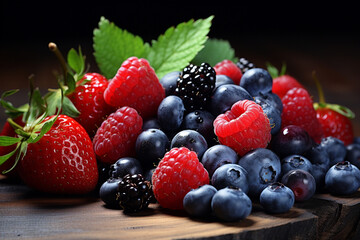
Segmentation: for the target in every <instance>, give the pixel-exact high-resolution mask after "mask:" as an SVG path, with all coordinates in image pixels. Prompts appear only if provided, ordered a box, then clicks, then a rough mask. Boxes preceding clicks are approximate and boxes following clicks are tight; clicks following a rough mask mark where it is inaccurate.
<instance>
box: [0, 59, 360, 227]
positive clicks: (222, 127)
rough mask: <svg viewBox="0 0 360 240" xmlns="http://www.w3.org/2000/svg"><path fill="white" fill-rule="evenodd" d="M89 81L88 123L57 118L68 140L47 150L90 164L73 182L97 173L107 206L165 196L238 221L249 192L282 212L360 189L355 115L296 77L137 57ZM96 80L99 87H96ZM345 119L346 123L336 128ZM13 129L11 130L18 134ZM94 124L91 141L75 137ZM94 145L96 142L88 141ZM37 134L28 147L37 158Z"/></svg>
mask: <svg viewBox="0 0 360 240" xmlns="http://www.w3.org/2000/svg"><path fill="white" fill-rule="evenodd" d="M85 79H87V81H86V82H84V83H83V84H82V85H81V84H79V87H80V86H81V87H82V89H87V90H86V91H85V92H89V95H88V96H84V95H83V94H85V93H83V92H82V91H83V90H81V89H80V90H79V92H77V91H75V93H76V94H77V95H76V94H75V95H74V93H72V94H73V95H69V99H70V100H73V101H74V104H79V105H82V104H81V103H80V102H79V101H80V100H81V99H89V98H90V97H91V96H94V98H96V101H92V103H93V104H91V106H90V109H86V111H85V110H83V111H84V113H83V114H82V115H80V116H79V117H78V120H79V122H84V123H83V125H84V128H81V127H78V123H76V122H73V121H70V120H67V119H66V117H64V116H62V115H61V117H60V118H59V122H61V123H63V125H61V127H59V129H54V130H53V131H51V132H50V133H49V134H52V136H51V138H50V137H49V139H55V140H56V141H55V140H54V141H55V142H57V143H59V141H60V140H58V139H59V138H61V139H62V141H63V142H64V143H63V144H57V145H59V146H60V145H64V146H65V147H64V148H62V149H57V148H55V147H53V148H51V147H48V148H49V149H50V150H53V149H54V151H55V154H54V153H53V154H52V155H54V156H53V158H54V159H56V157H60V158H61V157H64V156H62V155H61V154H59V155H58V156H57V154H56V151H58V152H59V153H60V152H62V153H65V152H66V154H67V155H66V157H67V158H62V159H68V160H69V164H70V165H72V166H73V167H74V168H76V169H77V170H78V171H82V169H83V168H86V169H87V170H88V171H90V170H91V176H93V177H92V178H91V179H90V177H89V176H90V174H89V176H88V178H89V179H86V178H84V179H81V180H83V181H84V186H82V189H80V190H79V189H77V190H76V191H78V192H89V191H91V190H93V189H94V187H95V182H96V181H97V180H98V176H100V177H99V180H98V186H99V194H100V198H101V199H102V200H103V201H104V203H105V204H106V205H107V206H109V207H112V208H117V209H119V208H121V209H124V211H125V212H138V211H141V210H143V209H146V208H147V207H148V206H149V204H150V203H156V202H157V203H158V204H159V205H160V206H161V207H163V208H168V209H184V210H185V211H186V212H187V213H189V215H191V216H193V217H207V216H216V217H217V218H218V219H220V220H223V221H238V220H241V219H244V218H246V217H247V216H248V215H249V214H251V211H252V202H253V201H257V202H259V203H260V204H261V206H262V207H263V209H264V211H266V212H268V213H284V212H287V211H289V210H290V209H291V208H292V206H293V205H294V203H295V202H301V201H306V200H308V199H310V198H311V197H312V196H313V195H314V194H315V193H316V192H319V191H328V192H329V193H331V194H339V195H348V194H352V193H354V192H356V191H357V190H358V188H359V187H360V170H359V167H360V163H359V161H358V159H359V156H360V140H359V139H358V138H354V136H353V135H352V134H353V133H352V127H351V122H349V121H345V119H344V118H343V117H344V114H341V112H340V113H339V111H337V110H336V108H334V107H333V105H331V106H330V105H326V104H324V103H321V104H318V107H316V104H314V103H313V100H312V97H311V96H310V94H309V92H308V91H307V90H306V88H305V87H304V86H302V85H301V84H300V83H299V82H298V81H297V80H296V79H295V78H293V77H290V76H281V77H273V76H271V75H270V73H269V71H268V70H266V69H264V68H259V67H256V66H254V64H252V63H250V62H249V61H247V60H246V59H244V58H241V59H240V60H239V62H238V63H233V62H231V61H229V60H224V61H222V62H219V63H218V64H216V65H215V66H214V67H212V66H210V65H209V64H208V63H202V64H201V65H200V66H196V65H193V64H190V65H188V66H187V67H185V68H184V69H183V70H182V71H177V72H170V73H168V74H167V75H165V76H164V77H163V78H161V79H158V78H157V76H156V74H155V72H154V70H153V68H152V67H151V66H150V64H149V62H148V61H147V60H146V59H138V58H136V57H130V58H129V59H127V60H126V61H125V62H124V63H123V64H122V65H121V67H120V68H119V70H118V71H117V73H116V75H115V76H114V78H112V80H111V81H108V82H107V83H103V81H104V77H102V76H101V75H100V74H95V73H93V74H89V75H86V76H85ZM85 79H84V81H85ZM100 80H101V81H100ZM100 83H101V84H100ZM91 84H93V85H94V86H93V85H91ZM88 85H89V86H88ZM95 85H96V86H97V85H100V86H101V88H99V89H100V90H98V91H99V92H100V93H101V94H99V92H97V93H98V94H95V95H94V94H92V93H93V92H94V91H95V90H94V91H93V90H91V88H92V87H94V88H95ZM85 86H86V87H85ZM97 87H98V86H97ZM90 95H91V96H90ZM76 96H77V97H76ZM100 104H101V105H103V106H104V111H100V110H99V108H100ZM94 105H96V106H97V107H96V108H94ZM329 106H330V107H329ZM91 108H92V109H93V110H91ZM334 109H335V110H334ZM340 109H341V110H344V108H340ZM91 111H95V112H96V114H90V113H88V112H91ZM334 112H336V114H335V113H334ZM85 113H86V114H89V121H86V117H84V114H85ZM338 114H340V115H341V116H339V115H338ZM325 119H326V121H325ZM67 122H71V125H74V126H75V125H76V129H74V128H70V127H69V129H68V131H69V132H70V133H73V134H76V133H78V134H77V135H76V136H77V138H74V137H71V136H70V135H71V134H70V133H66V134H64V133H63V132H61V131H63V129H64V128H65V127H64V126H65V124H66V123H67ZM337 123H339V125H338V126H341V127H342V129H344V131H339V130H338V129H337V130H336V131H335V130H331V129H330V128H331V126H335V125H336V124H337ZM340 123H341V124H340ZM59 124H60V123H59ZM59 124H55V125H54V126H57V125H59ZM69 124H70V123H69ZM91 124H96V126H94V125H93V126H89V125H91ZM13 125H15V123H14V124H13ZM17 125H19V127H20V125H23V123H22V122H21V121H20V122H19V123H18V124H17ZM8 128H9V126H7V127H6V129H4V131H3V132H4V134H7V135H9V136H10V135H11V136H12V135H14V131H9V129H8ZM85 128H86V129H85ZM72 131H73V132H72ZM86 132H88V134H89V135H87V138H86V141H87V142H86V143H85V142H82V141H80V140H79V139H83V138H82V137H81V136H83V134H85V133H86ZM344 132H346V133H348V134H343V133H344ZM80 133H81V134H80ZM90 133H92V135H90ZM46 136H47V135H46ZM68 136H69V137H68ZM349 139H351V140H349ZM70 140H71V141H70ZM90 140H91V141H90ZM43 141H44V144H45V141H46V139H45V140H43ZM48 142H49V141H48ZM88 142H90V144H91V146H92V148H90V149H91V150H84V149H85V147H86V146H85V145H86V144H87V145H89V143H88ZM40 143H42V142H39V144H37V145H31V146H33V147H30V148H29V150H28V152H29V153H28V154H29V156H32V157H33V158H39V159H40V157H41V156H40V154H38V153H39V151H40V150H41V151H42V149H40V150H38V149H36V147H39V148H40V147H41V144H40ZM61 143H62V142H61ZM46 144H47V143H46ZM84 146H85V147H84ZM87 147H88V146H87ZM9 150H10V151H11V148H4V147H2V148H0V152H1V151H3V152H4V153H6V151H9ZM86 152H90V153H91V154H87V156H82V155H84V153H86ZM77 153H79V154H77ZM49 155H50V154H49ZM78 155H79V156H80V157H77V156H78ZM85 155H86V154H85ZM86 157H89V159H85V158H86ZM95 157H96V159H95ZM24 159H25V160H24V161H21V163H20V165H19V166H20V168H19V173H20V174H21V176H22V178H23V179H29V180H27V183H29V185H31V184H32V182H31V180H30V179H31V178H33V175H31V174H32V173H33V172H34V171H29V169H30V170H31V168H32V166H31V164H28V163H29V162H30V161H26V160H27V158H24ZM95 160H97V165H98V166H97V169H96V167H95V165H96V164H95V163H96V162H95ZM39 161H40V160H39ZM56 161H59V162H60V160H58V159H56ZM62 162H63V163H64V161H62ZM66 163H67V162H66ZM64 164H65V163H64ZM39 165H40V163H39ZM50 167H51V166H50ZM65 167H68V166H67V165H66V166H64V168H65ZM37 170H39V169H37ZM42 170H43V171H44V172H45V171H47V169H42ZM94 170H95V172H94ZM96 170H98V172H99V174H97V172H96ZM74 171H75V170H74ZM54 177H55V178H56V177H57V175H55V176H54ZM49 178H50V177H49ZM55 178H54V179H55ZM75 179H76V178H75ZM65 180H67V179H65ZM65 180H64V181H65ZM39 182H41V181H40V180H39ZM86 183H91V184H88V185H86ZM34 184H35V183H34ZM38 185H40V184H38ZM38 185H34V188H39V187H38ZM52 185H53V186H56V183H53V184H52ZM89 185H90V186H89ZM44 186H45V185H44ZM43 190H44V191H49V190H48V189H46V188H43ZM62 190H63V189H62ZM52 191H55V192H56V191H58V189H52ZM63 191H68V192H69V193H73V190H72V189H71V190H63Z"/></svg>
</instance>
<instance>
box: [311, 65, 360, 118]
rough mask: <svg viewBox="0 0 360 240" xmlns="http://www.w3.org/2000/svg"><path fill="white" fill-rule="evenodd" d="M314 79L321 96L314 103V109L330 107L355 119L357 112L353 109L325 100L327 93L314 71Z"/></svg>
mask: <svg viewBox="0 0 360 240" xmlns="http://www.w3.org/2000/svg"><path fill="white" fill-rule="evenodd" d="M312 76H313V79H314V81H315V84H316V88H317V91H318V96H319V102H316V103H314V104H313V105H314V109H315V110H318V109H330V110H332V111H334V112H337V113H339V114H341V115H343V116H345V117H347V118H349V119H354V118H355V113H354V112H353V111H351V110H350V109H349V108H347V107H344V106H341V105H338V104H331V103H327V102H326V100H325V95H324V92H323V90H322V87H321V84H320V81H319V79H318V78H317V77H316V73H315V72H313V74H312Z"/></svg>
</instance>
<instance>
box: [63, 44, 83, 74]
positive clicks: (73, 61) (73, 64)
mask: <svg viewBox="0 0 360 240" xmlns="http://www.w3.org/2000/svg"><path fill="white" fill-rule="evenodd" d="M67 62H68V65H69V67H70V68H71V69H73V70H74V71H75V72H76V73H82V72H84V69H85V59H84V57H83V55H82V53H81V49H80V48H79V53H77V52H76V50H75V49H73V48H72V49H70V51H69V52H68V55H67Z"/></svg>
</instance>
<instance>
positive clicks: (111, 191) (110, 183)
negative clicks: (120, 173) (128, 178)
mask: <svg viewBox="0 0 360 240" xmlns="http://www.w3.org/2000/svg"><path fill="white" fill-rule="evenodd" d="M121 180H122V179H121V178H109V179H108V180H106V181H105V182H104V183H103V184H102V185H101V187H100V190H99V196H100V199H101V200H102V201H103V202H104V203H105V204H106V206H107V207H110V208H120V205H119V203H118V201H117V196H116V195H117V193H118V187H119V183H120V182H121Z"/></svg>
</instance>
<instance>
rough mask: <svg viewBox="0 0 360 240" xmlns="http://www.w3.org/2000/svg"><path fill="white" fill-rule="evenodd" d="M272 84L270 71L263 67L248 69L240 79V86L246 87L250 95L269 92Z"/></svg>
mask: <svg viewBox="0 0 360 240" xmlns="http://www.w3.org/2000/svg"><path fill="white" fill-rule="evenodd" d="M272 85H273V79H272V77H271V75H270V73H269V72H268V71H266V70H265V69H263V68H252V69H249V70H248V71H246V72H245V73H244V74H243V75H242V77H241V79H240V86H241V87H243V88H244V89H246V90H247V91H248V92H249V93H250V95H252V96H258V95H259V94H260V93H263V94H266V93H268V92H271V90H272Z"/></svg>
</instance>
